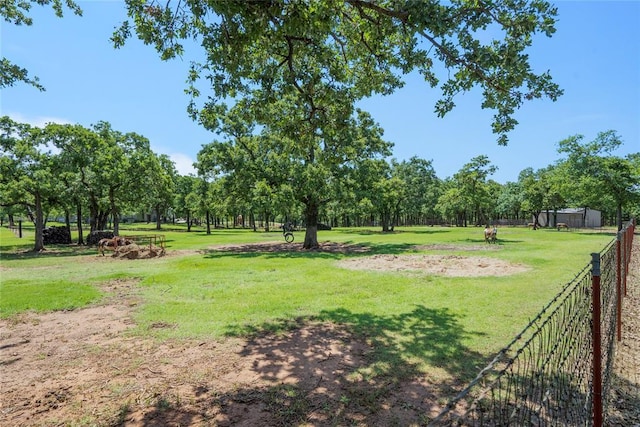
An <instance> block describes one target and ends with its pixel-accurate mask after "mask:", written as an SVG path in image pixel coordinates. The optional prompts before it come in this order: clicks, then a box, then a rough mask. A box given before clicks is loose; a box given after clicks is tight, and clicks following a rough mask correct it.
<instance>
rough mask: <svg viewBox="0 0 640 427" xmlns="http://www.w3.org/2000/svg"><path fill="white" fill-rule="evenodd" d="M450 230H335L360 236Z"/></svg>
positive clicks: (433, 232)
mask: <svg viewBox="0 0 640 427" xmlns="http://www.w3.org/2000/svg"><path fill="white" fill-rule="evenodd" d="M450 232H451V231H450V230H441V229H438V230H424V229H420V230H395V231H382V230H371V229H364V230H361V229H358V228H346V229H338V230H336V233H338V234H357V235H360V236H370V235H374V236H387V235H397V234H424V235H430V234H443V233H450Z"/></svg>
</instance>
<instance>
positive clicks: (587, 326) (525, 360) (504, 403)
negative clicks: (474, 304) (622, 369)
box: [429, 221, 635, 426]
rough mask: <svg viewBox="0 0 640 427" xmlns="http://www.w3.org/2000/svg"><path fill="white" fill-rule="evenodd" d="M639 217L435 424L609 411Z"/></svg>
mask: <svg viewBox="0 0 640 427" xmlns="http://www.w3.org/2000/svg"><path fill="white" fill-rule="evenodd" d="M634 231H635V223H634V222H633V221H630V222H629V223H627V224H625V226H624V227H623V229H622V230H621V231H620V232H618V235H617V237H616V239H615V240H614V241H612V242H611V243H609V244H608V245H607V246H606V247H605V248H604V249H603V250H602V251H601V252H600V253H596V254H592V257H593V260H592V263H591V264H589V265H587V266H585V267H584V269H582V271H580V272H579V273H578V275H577V276H576V277H575V278H574V279H573V280H571V281H570V282H569V283H567V284H566V285H565V286H564V287H563V289H562V290H561V291H560V292H559V293H558V294H557V295H556V296H555V297H554V298H553V299H552V300H551V302H549V304H547V306H545V307H544V308H543V310H542V311H541V312H540V313H539V314H538V315H537V316H536V317H535V318H534V319H533V320H531V321H530V322H529V324H528V325H527V326H526V327H525V328H524V330H523V331H522V332H521V333H520V334H518V335H517V336H516V337H515V338H514V339H513V341H512V342H511V343H509V345H507V347H505V348H504V349H502V350H501V351H500V352H499V353H498V355H497V356H496V357H495V358H494V359H493V361H492V362H491V363H490V364H489V365H488V366H487V367H486V368H484V369H483V370H482V371H481V372H480V373H479V374H478V376H477V377H476V378H475V379H474V380H473V381H472V382H471V383H470V384H469V386H467V387H466V388H465V389H464V390H463V391H461V392H460V393H459V394H458V395H457V396H456V397H455V398H453V399H452V400H451V401H450V402H449V403H448V404H447V405H446V407H445V408H444V409H443V410H442V411H441V412H440V414H439V415H438V416H437V417H436V418H435V419H434V420H432V421H431V423H430V424H429V425H430V426H445V425H446V426H507V425H514V426H525V425H545V426H590V425H597V426H599V425H601V424H602V420H603V417H606V411H607V399H606V396H608V394H609V392H610V387H611V382H612V374H613V361H614V355H615V345H616V341H617V340H619V339H620V334H619V330H620V324H621V318H622V315H623V314H622V299H623V298H624V295H626V276H627V275H628V272H629V263H630V261H631V248H632V242H633V235H634Z"/></svg>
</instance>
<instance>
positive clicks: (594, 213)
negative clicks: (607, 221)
mask: <svg viewBox="0 0 640 427" xmlns="http://www.w3.org/2000/svg"><path fill="white" fill-rule="evenodd" d="M583 219H584V222H583ZM538 222H539V223H540V224H546V223H547V212H546V211H544V212H541V213H540V215H539V216H538ZM558 222H564V223H565V224H567V225H568V226H569V227H570V228H582V227H587V228H595V227H601V226H602V213H601V212H600V211H598V210H595V209H590V208H586V213H585V208H568V209H560V210H558V211H557V212H556V221H554V214H553V211H549V226H551V227H555V226H556V223H558Z"/></svg>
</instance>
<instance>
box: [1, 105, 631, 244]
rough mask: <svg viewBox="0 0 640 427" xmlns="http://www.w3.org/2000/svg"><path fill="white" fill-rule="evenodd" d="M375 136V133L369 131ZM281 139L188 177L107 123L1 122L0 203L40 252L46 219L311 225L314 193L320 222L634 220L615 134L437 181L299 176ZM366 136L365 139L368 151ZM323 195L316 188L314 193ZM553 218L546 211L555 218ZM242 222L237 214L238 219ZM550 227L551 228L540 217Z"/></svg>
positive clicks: (217, 147)
mask: <svg viewBox="0 0 640 427" xmlns="http://www.w3.org/2000/svg"><path fill="white" fill-rule="evenodd" d="M369 137H370V138H375V139H378V135H377V134H373V136H372V135H369ZM282 145H283V144H282V142H274V141H272V140H271V138H269V137H268V136H265V135H260V136H253V137H250V138H243V140H242V142H241V143H234V144H229V143H227V142H219V141H214V142H212V143H210V144H207V145H204V146H203V148H202V150H201V151H200V152H199V153H198V160H197V162H196V164H195V166H196V169H197V171H198V174H197V176H193V175H188V176H182V175H180V174H178V173H177V171H176V168H175V165H174V163H173V162H172V161H171V160H170V159H169V158H168V157H167V156H166V155H158V154H156V153H154V152H153V151H152V150H151V148H150V144H149V141H148V139H147V138H145V137H144V136H142V135H139V134H136V133H122V132H120V131H117V130H114V129H113V128H112V127H111V125H110V124H109V123H108V122H99V123H97V124H95V125H93V126H91V127H90V128H85V127H83V126H80V125H69V124H66V125H60V124H54V123H51V124H47V125H46V126H45V127H43V128H37V127H33V126H30V125H28V124H25V123H18V122H15V121H13V120H12V119H11V118H9V117H7V116H4V117H1V118H0V208H1V209H2V212H0V213H1V214H2V217H3V218H4V217H8V219H9V222H13V221H14V219H15V217H16V216H21V217H28V218H29V219H30V220H31V221H33V223H34V224H35V229H36V243H35V247H34V249H35V250H42V249H44V244H43V240H42V232H43V229H44V227H45V223H46V218H47V217H49V216H51V215H54V214H55V215H57V216H61V217H64V218H65V221H66V223H67V225H68V226H69V227H71V225H72V221H73V225H74V226H75V227H77V229H78V231H79V238H78V243H79V244H83V243H84V237H83V235H84V232H85V227H86V225H87V224H86V223H85V222H83V218H88V231H89V232H91V231H96V230H103V229H106V228H107V227H109V228H111V229H113V230H114V232H115V233H116V234H117V233H118V232H119V224H120V222H121V220H122V218H124V217H131V216H132V217H135V218H138V219H139V220H149V219H151V218H153V219H154V221H156V228H157V229H158V230H160V229H161V227H162V224H163V223H166V222H172V221H175V220H176V219H177V218H180V219H183V220H184V221H185V222H186V223H187V230H189V231H190V230H191V227H192V226H193V225H194V224H196V225H201V226H204V227H206V230H207V233H210V232H211V227H236V226H243V227H252V228H254V229H257V228H258V226H259V225H260V226H262V227H264V228H265V229H266V230H268V229H269V227H270V225H271V224H273V223H283V222H286V221H289V222H292V223H294V224H297V225H299V226H305V225H306V224H305V215H304V212H305V197H307V196H308V194H314V192H315V191H317V190H316V189H314V188H308V186H310V185H311V186H313V183H314V182H315V183H316V185H317V186H318V189H319V190H321V192H319V193H318V194H317V201H318V203H319V204H318V218H317V220H318V222H319V223H321V224H326V225H329V226H333V227H352V226H365V225H366V226H372V225H373V226H378V227H380V228H381V230H382V231H392V230H393V229H394V227H395V226H398V225H403V226H411V225H434V224H448V225H455V226H482V225H485V224H495V223H498V222H502V223H511V224H524V223H526V222H528V221H531V218H532V217H534V216H535V217H537V216H538V214H539V213H541V212H543V211H547V212H550V213H553V212H555V211H557V210H559V209H562V208H566V207H589V208H592V209H598V210H600V211H602V214H603V218H604V221H605V222H606V223H607V224H618V225H620V224H621V222H622V219H623V218H624V217H625V216H637V215H638V214H640V212H639V202H640V153H633V154H630V155H627V156H625V157H617V156H613V155H612V154H611V153H612V152H613V151H614V150H615V149H616V148H618V147H619V146H620V145H621V140H620V137H619V136H618V135H617V134H616V133H615V132H613V131H607V132H602V133H600V134H599V135H598V136H597V138H596V139H595V140H593V141H590V142H584V141H583V137H582V136H573V137H570V138H567V139H565V140H563V141H560V142H559V143H558V152H559V153H560V154H562V155H564V158H563V159H561V160H559V161H557V162H556V163H555V164H553V165H549V166H548V167H546V168H543V169H540V170H533V169H531V168H527V169H525V170H523V171H522V172H521V173H520V174H519V177H518V181H517V182H507V183H505V184H500V183H498V182H496V181H494V180H492V179H490V177H491V175H492V174H493V173H495V171H496V169H497V168H496V166H494V165H492V164H491V159H489V158H488V157H487V156H478V157H474V158H472V159H471V160H470V161H469V162H468V163H467V164H465V165H464V166H463V167H462V168H461V169H460V170H459V171H458V172H457V173H455V174H454V175H453V176H452V177H448V178H445V179H441V178H439V177H438V176H437V175H436V172H435V170H434V168H433V166H432V162H431V161H429V160H425V159H420V158H418V157H412V158H411V159H408V160H402V161H398V160H395V159H389V155H390V145H389V147H387V148H388V149H387V150H386V151H385V152H386V153H387V156H382V155H378V156H360V158H356V157H357V156H356V157H354V160H353V161H348V162H339V163H338V162H337V163H336V165H335V170H334V171H332V172H331V173H327V174H324V173H322V171H321V170H316V173H317V176H307V177H304V179H301V174H305V173H308V170H306V169H303V168H300V165H299V163H298V162H297V161H295V158H294V157H293V156H292V155H291V153H290V152H289V151H288V150H283V149H282ZM366 145H367V144H363V147H364V146H366ZM314 197H316V196H314ZM549 217H550V215H547V218H549ZM238 220H240V222H238ZM540 225H541V226H545V225H548V224H540Z"/></svg>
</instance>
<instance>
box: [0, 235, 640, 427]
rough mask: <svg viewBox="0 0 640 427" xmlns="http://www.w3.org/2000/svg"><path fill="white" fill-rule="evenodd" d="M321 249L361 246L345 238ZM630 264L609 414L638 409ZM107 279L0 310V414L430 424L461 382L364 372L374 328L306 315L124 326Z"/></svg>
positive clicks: (495, 270)
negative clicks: (178, 329)
mask: <svg viewBox="0 0 640 427" xmlns="http://www.w3.org/2000/svg"><path fill="white" fill-rule="evenodd" d="M637 249H638V248H637V246H636V255H637ZM216 250H233V251H236V250H242V251H251V250H261V251H262V250H272V251H277V250H300V246H299V245H286V244H281V243H277V244H275V243H274V244H262V245H243V246H241V247H240V246H236V247H224V248H223V247H219V248H217V249H216ZM319 250H324V251H336V252H366V249H365V248H362V247H357V246H346V245H339V244H325V245H323V246H322V247H321V248H320V249H319ZM475 250H478V251H480V250H493V249H484V248H483V247H478V248H476V249H475ZM168 255H170V253H168ZM92 262H102V258H98V257H96V258H95V260H94V261H92ZM435 265H437V267H434V266H435ZM343 266H345V267H348V268H371V269H377V270H381V269H382V270H384V269H389V268H390V269H393V270H395V271H397V270H403V269H406V270H407V271H418V270H428V271H429V272H434V273H436V274H455V275H460V274H462V275H478V274H511V273H513V272H519V271H522V267H521V266H513V265H508V264H503V263H495V260H494V261H491V259H490V258H486V257H475V256H474V257H437V256H433V255H429V256H426V255H424V256H423V255H420V256H417V255H412V256H387V255H384V256H382V255H373V256H364V257H362V258H359V259H358V261H357V262H353V263H349V262H345V263H344V264H343ZM432 268H436V270H437V271H433V270H431V269H432ZM638 270H639V268H638V256H635V258H634V264H632V272H634V273H632V275H631V278H630V281H629V295H630V296H629V298H628V300H627V301H629V303H627V305H631V306H633V305H635V308H629V309H628V314H629V317H628V321H626V322H625V332H624V333H625V338H624V343H626V344H623V345H622V346H619V353H620V354H622V356H621V358H620V360H621V362H620V363H617V365H616V366H617V372H618V376H617V378H618V379H620V381H619V382H618V383H617V388H616V394H615V396H616V398H615V399H614V400H615V402H614V403H615V414H616V415H615V416H616V417H617V418H616V419H619V420H621V421H620V422H619V423H616V422H614V423H612V424H611V425H625V426H627V425H634V424H633V422H635V423H638V422H639V421H638V420H639V419H640V418H638V417H639V415H638V410H637V408H638V407H640V405H638V401H639V400H638V397H639V396H638V389H639V387H640V385H639V384H640V382H639V381H640V361H639V360H638V357H640V345H638V343H639V337H640V333H639V331H640V322H639V320H640V315H639V312H638V307H640V289H638V286H640V283H639V280H640V278H639V277H638ZM103 287H104V289H105V291H107V292H108V294H109V295H110V297H109V298H108V299H107V300H105V301H103V303H102V304H100V305H95V306H91V307H87V308H84V309H80V310H74V311H63V312H54V313H48V314H35V313H26V314H23V315H20V316H17V317H15V318H12V319H9V320H0V392H1V393H0V396H1V400H0V425H2V426H69V425H70V426H85V425H86V426H89V425H92V426H93V425H96V426H259V425H260V426H285V425H307V426H331V425H356V426H389V425H401V426H407V425H426V424H427V423H428V421H429V419H431V418H433V417H434V416H435V415H437V413H438V412H439V410H440V408H441V407H442V406H443V405H444V403H446V397H445V395H451V393H452V392H453V391H454V389H455V388H459V387H461V386H464V385H465V384H458V383H456V381H455V379H454V380H453V381H450V382H448V383H447V384H446V385H444V384H442V383H439V382H438V381H436V380H435V379H434V378H426V377H424V376H421V375H415V373H414V374H411V373H408V374H406V375H395V376H386V377H385V376H372V377H371V378H368V377H367V375H366V369H372V368H371V359H372V357H371V354H372V352H374V351H375V350H376V349H375V348H374V346H373V345H372V342H371V341H370V340H368V339H367V337H363V336H358V335H356V334H354V333H353V331H350V330H348V329H346V328H345V327H343V326H341V325H338V324H332V323H320V322H301V323H299V324H297V325H295V327H293V328H292V329H291V330H289V332H286V333H281V334H278V335H275V334H262V335H259V336H255V337H251V338H245V339H240V338H225V339H220V340H200V341H195V340H165V341H158V340H153V339H147V338H141V337H139V336H135V335H133V334H131V333H129V332H130V330H131V329H132V328H133V326H134V321H133V310H135V308H136V306H137V305H138V304H139V303H140V302H141V301H140V299H139V296H138V294H137V283H136V282H135V281H132V280H118V281H112V282H108V283H105V284H103ZM632 310H635V311H632ZM152 327H153V328H165V327H170V325H168V324H163V323H158V324H155V325H152ZM362 368H366V369H365V370H362ZM633 417H635V418H633ZM635 425H638V424H635Z"/></svg>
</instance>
